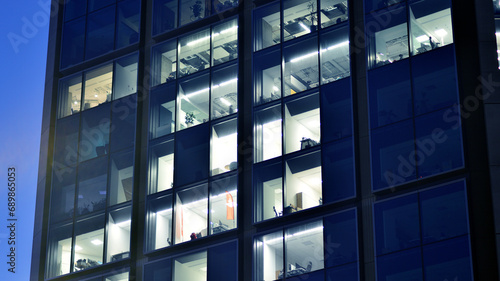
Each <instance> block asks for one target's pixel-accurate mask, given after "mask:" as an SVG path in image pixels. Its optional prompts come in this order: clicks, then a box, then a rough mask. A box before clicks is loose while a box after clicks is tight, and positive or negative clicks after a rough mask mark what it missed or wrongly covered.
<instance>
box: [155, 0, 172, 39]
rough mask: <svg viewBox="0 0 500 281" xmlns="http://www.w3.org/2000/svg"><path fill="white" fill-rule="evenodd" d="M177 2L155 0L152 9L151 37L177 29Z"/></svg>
mask: <svg viewBox="0 0 500 281" xmlns="http://www.w3.org/2000/svg"><path fill="white" fill-rule="evenodd" d="M177 2H178V1H177V0H155V1H154V9H153V35H157V34H160V33H163V32H165V31H168V30H172V29H174V28H176V27H177V6H178V3H177Z"/></svg>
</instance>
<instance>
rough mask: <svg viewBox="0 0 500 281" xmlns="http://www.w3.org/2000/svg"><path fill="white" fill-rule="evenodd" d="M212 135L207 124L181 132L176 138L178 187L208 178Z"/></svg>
mask: <svg viewBox="0 0 500 281" xmlns="http://www.w3.org/2000/svg"><path fill="white" fill-rule="evenodd" d="M209 138H210V133H209V126H208V125H207V124H203V125H199V126H197V127H196V128H192V129H190V130H185V131H182V132H179V133H178V134H177V136H176V142H175V147H176V152H177V155H176V157H175V169H174V171H175V179H176V185H177V186H181V185H184V184H187V183H192V182H196V181H199V180H202V179H206V178H207V177H208V170H209V161H208V155H209V147H210V140H209Z"/></svg>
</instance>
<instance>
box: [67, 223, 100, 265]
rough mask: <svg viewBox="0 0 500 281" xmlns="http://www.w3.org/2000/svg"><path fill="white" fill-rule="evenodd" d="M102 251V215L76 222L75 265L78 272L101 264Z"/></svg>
mask: <svg viewBox="0 0 500 281" xmlns="http://www.w3.org/2000/svg"><path fill="white" fill-rule="evenodd" d="M103 249H104V215H99V216H96V217H92V218H89V219H86V220H81V221H78V222H77V223H76V225H75V254H74V260H75V264H74V267H73V271H80V270H84V269H88V268H91V267H94V266H98V265H101V264H102V260H103Z"/></svg>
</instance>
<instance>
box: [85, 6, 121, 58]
mask: <svg viewBox="0 0 500 281" xmlns="http://www.w3.org/2000/svg"><path fill="white" fill-rule="evenodd" d="M114 38H115V6H111V7H108V8H105V9H102V10H99V11H97V12H94V13H92V14H89V15H88V17H87V40H86V43H87V44H86V46H85V59H91V58H94V57H97V56H100V55H103V54H105V53H107V52H109V51H112V50H113V49H114Z"/></svg>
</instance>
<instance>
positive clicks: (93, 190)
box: [77, 157, 108, 215]
mask: <svg viewBox="0 0 500 281" xmlns="http://www.w3.org/2000/svg"><path fill="white" fill-rule="evenodd" d="M107 166H108V161H107V158H103V157H101V158H97V159H94V160H91V161H87V162H84V163H81V164H80V165H79V167H78V209H77V214H78V215H84V214H87V213H91V212H95V211H99V210H104V208H105V207H106V189H107V188H106V186H107V178H108V169H107Z"/></svg>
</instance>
